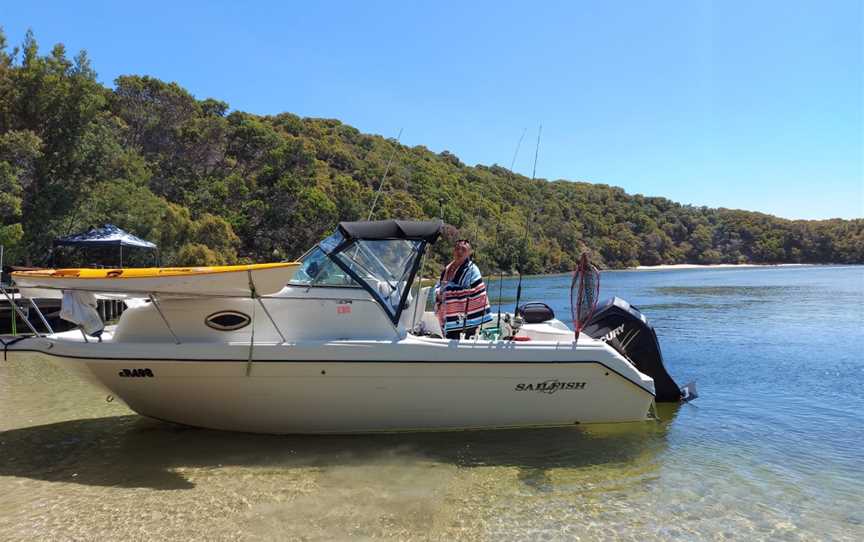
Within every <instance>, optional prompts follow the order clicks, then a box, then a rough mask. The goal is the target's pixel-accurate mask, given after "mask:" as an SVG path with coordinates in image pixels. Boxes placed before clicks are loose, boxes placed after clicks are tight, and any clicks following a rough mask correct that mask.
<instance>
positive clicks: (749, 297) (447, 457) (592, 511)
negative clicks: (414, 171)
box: [0, 267, 864, 541]
mask: <svg viewBox="0 0 864 542" xmlns="http://www.w3.org/2000/svg"><path fill="white" fill-rule="evenodd" d="M505 284H506V287H505V299H511V298H512V289H513V281H506V282H505ZM490 286H491V287H490V290H491V291H492V292H493V295H494V293H496V292H497V288H496V287H494V286H492V285H490ZM568 287H569V277H562V276H554V277H542V278H534V279H531V280H530V281H529V282H528V289H527V295H526V296H525V298H526V299H547V300H552V303H551V304H552V305H553V308H554V309H555V310H556V312H557V313H558V314H559V316H562V317H563V316H564V315H565V314H566V313H567V304H568V300H567V298H568ZM602 287H603V293H604V295H611V294H613V293H614V294H617V295H619V296H621V297H623V298H625V299H628V300H630V301H631V302H632V303H634V304H635V305H638V306H639V307H641V308H642V309H643V311H644V312H645V313H646V314H647V315H648V316H649V318H650V319H651V321H652V323H653V324H654V325H655V326H656V328H657V331H658V334H659V336H660V340H661V343H662V346H663V349H664V355H665V358H666V363H667V365H668V367H669V369H670V372H671V373H672V375H673V376H674V377H675V378H677V379H678V381H679V384H684V383H686V382H687V381H689V380H696V381H697V382H698V385H699V390H700V393H701V397H700V398H699V399H698V400H697V401H696V403H695V404H692V405H684V406H683V407H681V408H678V409H661V412H660V414H661V416H662V418H663V421H662V422H650V423H641V424H623V425H616V426H593V427H583V428H568V429H559V430H534V431H504V432H475V433H455V434H438V435H434V434H425V435H388V436H375V437H268V436H256V435H245V434H231V433H219V432H215V431H206V430H199V429H192V428H185V427H178V426H173V425H169V424H164V423H160V422H156V421H152V420H147V419H144V418H141V417H138V416H135V415H133V414H131V413H130V411H129V410H127V409H126V408H125V407H123V406H122V405H120V404H118V403H106V402H105V398H104V395H103V394H102V393H101V392H99V391H96V390H94V389H91V388H89V387H88V386H87V385H85V384H82V383H79V382H78V381H77V380H75V379H74V378H73V377H72V376H70V375H67V374H66V373H64V372H63V371H62V370H60V369H56V368H54V367H52V366H49V365H46V364H43V363H41V362H38V361H36V360H33V359H24V360H18V361H15V362H0V540H18V539H22V540H23V539H42V540H47V539H60V540H62V539H79V540H80V539H144V538H157V537H158V538H161V539H173V540H188V539H208V540H220V539H226V540H227V539H285V540H290V539H296V540H332V539H346V538H360V539H367V540H368V539H372V540H375V539H398V540H409V539H416V540H430V539H431V540H454V539H456V540H501V539H523V540H528V539H531V540H534V539H544V540H573V539H577V538H582V539H586V540H595V539H598V538H603V539H627V540H640V541H641V540H653V539H669V538H676V539H737V540H758V539H770V540H814V539H824V540H862V539H864V421H862V412H864V392H862V389H861V383H862V382H864V360H862V353H861V350H862V349H861V345H862V343H864V324H862V322H864V267H845V268H841V267H816V268H811V267H808V268H777V269H733V270H725V269H718V270H687V271H657V272H633V271H630V272H609V273H605V274H604V275H603V279H602ZM508 306H509V305H508Z"/></svg>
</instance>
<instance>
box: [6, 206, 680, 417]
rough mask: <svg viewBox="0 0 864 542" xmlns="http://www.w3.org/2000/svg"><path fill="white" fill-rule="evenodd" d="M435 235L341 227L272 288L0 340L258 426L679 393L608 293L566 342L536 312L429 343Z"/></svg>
mask: <svg viewBox="0 0 864 542" xmlns="http://www.w3.org/2000/svg"><path fill="white" fill-rule="evenodd" d="M440 230H441V222H440V221H434V222H407V221H393V220H389V221H377V222H343V223H341V224H340V225H339V227H338V228H337V230H336V232H335V233H333V234H332V235H331V236H330V237H328V238H327V239H325V240H324V241H322V242H321V243H319V244H318V246H316V247H315V248H313V249H312V250H310V251H309V252H307V253H306V255H305V256H304V257H303V258H302V266H301V267H300V269H299V270H297V271H296V273H295V274H294V276H293V277H292V278H291V280H290V281H289V282H288V284H287V285H285V287H284V288H282V289H281V290H280V291H279V292H277V293H274V294H271V295H258V294H256V293H255V291H254V289H253V291H252V292H251V295H246V296H244V297H241V296H237V297H208V296H203V295H202V296H195V297H189V298H178V297H170V296H165V297H160V296H159V294H158V293H155V294H152V295H151V296H150V300H148V301H141V302H138V303H135V304H130V307H129V308H128V309H127V310H126V311H125V312H124V313H123V315H122V317H121V318H120V320H119V322H118V323H117V325H116V326H109V327H107V328H106V329H105V331H104V332H103V333H102V335H101V337H100V340H99V341H97V340H95V339H93V338H88V337H87V336H86V335H84V333H82V332H81V331H80V330H74V331H70V332H64V333H57V334H47V335H41V336H35V337H31V338H28V339H24V340H19V341H17V342H15V343H14V344H11V343H10V344H5V345H4V349H5V350H6V354H7V355H14V354H16V353H19V352H27V353H28V354H29V355H33V354H35V355H38V356H41V357H44V358H47V359H49V360H51V361H53V362H56V363H58V364H59V365H61V366H63V367H66V368H69V369H71V370H73V371H74V372H76V373H78V374H79V375H81V376H82V377H83V378H85V379H87V380H89V381H91V382H93V383H95V384H97V385H100V386H103V387H104V388H106V389H107V390H108V392H109V393H110V394H112V395H114V396H116V397H117V398H119V399H122V400H123V401H124V402H125V403H126V404H128V405H129V407H130V408H131V409H133V410H134V411H136V412H138V413H140V414H142V415H144V416H149V417H152V418H157V419H162V420H167V421H172V422H177V423H182V424H187V425H193V426H201V427H208V428H214V429H225V430H235V431H249V432H261V433H357V432H380V431H414V430H451V429H452V430H455V429H489V428H507V427H542V426H563V425H572V424H580V423H598V422H633V421H642V420H645V419H647V418H649V417H651V412H652V405H653V404H654V401H655V399H657V400H675V401H677V400H679V399H680V397H681V393H680V391H679V390H678V387H677V386H676V385H675V383H674V382H673V381H672V379H671V378H669V375H668V374H667V373H666V371H665V369H664V368H663V362H662V357H661V356H660V351H659V347H657V342H656V336H655V335H654V332H653V330H652V329H651V328H650V326H648V325H647V320H645V318H644V317H643V316H642V315H641V314H640V313H639V312H638V311H637V310H636V309H634V308H632V307H630V306H629V305H628V304H627V303H626V302H624V301H622V300H619V299H615V300H613V301H612V302H610V303H608V304H607V305H605V306H604V307H603V308H601V309H600V310H598V311H597V312H596V313H595V315H594V317H593V319H592V320H591V321H590V322H589V323H588V325H587V327H586V328H585V330H583V332H582V333H580V334H579V336H578V340H576V339H577V338H576V337H575V336H574V332H573V331H572V330H571V329H570V328H568V327H567V326H566V325H565V324H564V323H563V322H561V321H560V320H558V319H555V318H554V316H553V315H552V314H551V311H544V310H539V311H537V310H535V311H520V312H521V313H522V316H524V317H525V323H524V324H523V325H521V326H519V325H517V324H518V323H519V319H517V318H515V317H514V315H506V317H505V321H506V322H508V325H507V326H502V327H506V328H507V329H506V331H502V329H496V330H483V333H480V334H478V335H477V336H476V337H473V338H470V339H464V338H463V339H461V340H455V339H453V340H448V339H443V338H441V337H440V327H439V324H438V321H437V318H436V316H435V314H434V313H433V311H432V310H431V308H430V307H429V306H428V305H429V303H428V300H429V297H430V295H429V293H430V291H429V288H420V281H419V280H418V278H417V274H418V270H419V269H420V267H421V263H422V260H423V256H424V254H425V252H426V250H427V248H428V246H429V245H430V244H431V243H434V242H435V240H436V239H437V238H438V236H439V233H440ZM30 286H32V287H45V284H41V283H30Z"/></svg>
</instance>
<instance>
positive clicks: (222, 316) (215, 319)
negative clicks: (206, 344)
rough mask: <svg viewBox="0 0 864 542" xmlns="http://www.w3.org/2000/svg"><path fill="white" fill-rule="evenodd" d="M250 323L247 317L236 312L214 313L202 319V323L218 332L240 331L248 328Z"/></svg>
mask: <svg viewBox="0 0 864 542" xmlns="http://www.w3.org/2000/svg"><path fill="white" fill-rule="evenodd" d="M250 321H251V320H250V319H249V317H248V316H247V315H245V314H243V313H242V312H237V311H220V312H214V313H213V314H211V315H210V316H208V317H207V318H205V319H204V323H205V324H207V326H208V327H211V328H213V329H218V330H219V331H234V330H235V329H241V328H244V327H246V326H248V325H249V322H250Z"/></svg>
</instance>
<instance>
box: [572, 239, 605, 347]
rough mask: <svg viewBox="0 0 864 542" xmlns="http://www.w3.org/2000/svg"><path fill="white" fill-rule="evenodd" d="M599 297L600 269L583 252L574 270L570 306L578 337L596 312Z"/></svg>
mask: <svg viewBox="0 0 864 542" xmlns="http://www.w3.org/2000/svg"><path fill="white" fill-rule="evenodd" d="M599 297H600V271H599V270H598V269H597V267H595V266H594V265H593V264H592V263H591V262H590V261H588V253H587V252H583V253H582V257H581V258H580V259H579V265H577V266H576V270H575V271H574V272H573V282H571V283H570V307H571V310H572V313H573V328H574V330H575V331H576V338H577V339H578V338H579V332H580V331H582V329H583V328H584V327H585V325H586V324H587V323H588V320H590V319H591V316H592V315H593V314H594V309H596V308H597V300H598V299H599Z"/></svg>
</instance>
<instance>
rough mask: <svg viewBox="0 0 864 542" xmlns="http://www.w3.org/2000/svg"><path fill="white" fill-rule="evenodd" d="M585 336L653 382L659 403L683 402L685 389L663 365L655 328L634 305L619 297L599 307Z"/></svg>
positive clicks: (587, 327)
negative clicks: (628, 363)
mask: <svg viewBox="0 0 864 542" xmlns="http://www.w3.org/2000/svg"><path fill="white" fill-rule="evenodd" d="M582 332H583V333H585V334H586V335H588V336H589V337H592V338H595V339H600V340H601V341H603V342H605V343H606V344H608V345H609V346H611V347H612V348H614V349H615V350H617V351H618V353H620V354H621V355H622V356H624V357H625V358H627V359H628V360H630V362H631V363H633V365H635V366H636V368H637V369H638V370H639V372H641V373H643V374H645V375H648V376H650V377H651V378H653V379H654V391H655V393H656V400H657V402H661V403H670V402H677V401H680V400H681V398H682V392H681V389H680V388H679V387H678V384H676V383H675V381H674V380H672V377H671V376H669V373H668V372H667V371H666V367H665V366H664V365H663V354H661V353H660V344H659V343H658V342H657V334H656V333H655V332H654V328H653V327H651V326H650V325H649V324H648V319H647V318H645V316H644V315H643V314H642V313H641V312H639V310H638V309H637V308H635V307H633V306H631V305H630V303H628V302H626V301H624V300H623V299H621V298H619V297H613V298H612V299H609V300H607V301H606V302H604V303H603V304H602V305H601V306H598V307H597V310H596V311H595V312H594V315H593V316H592V317H591V319H590V320H589V321H588V324H587V325H586V326H585V328H584V329H583V330H582Z"/></svg>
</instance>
